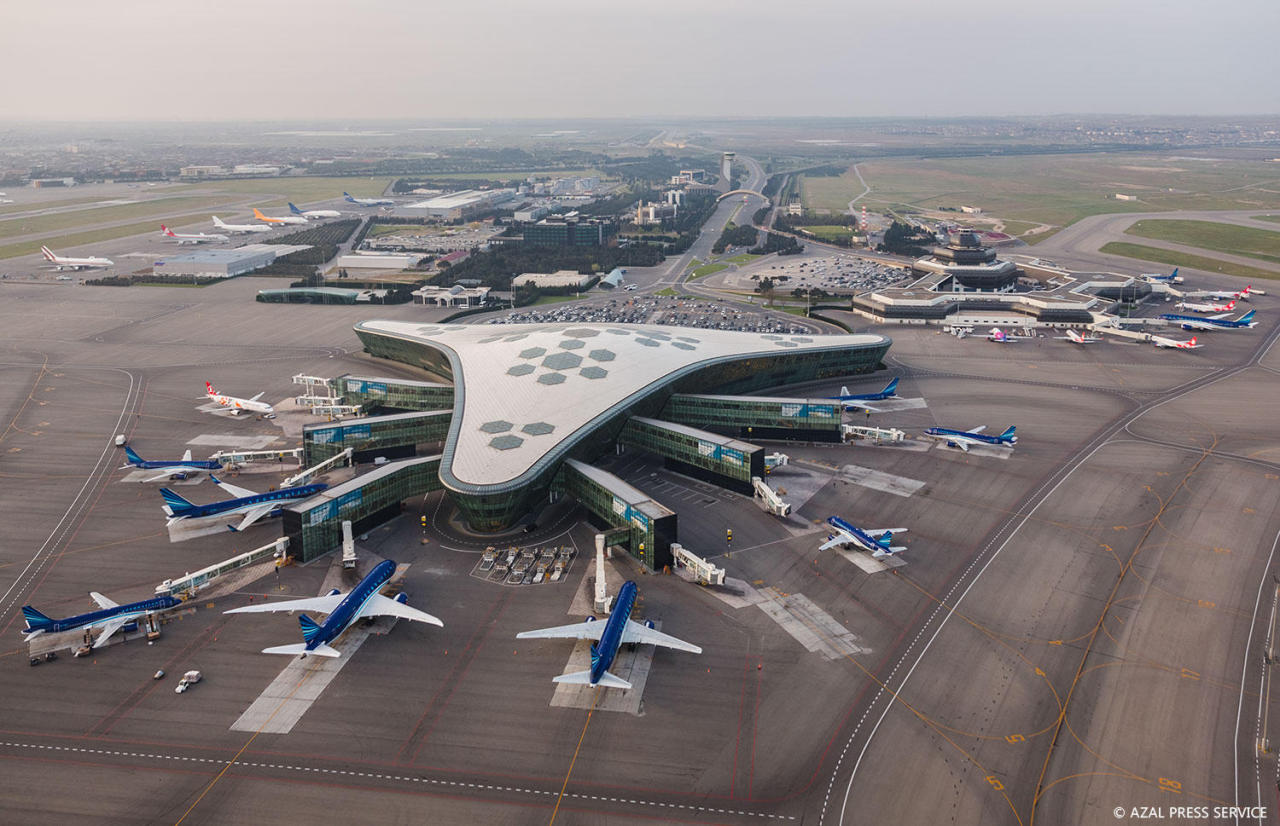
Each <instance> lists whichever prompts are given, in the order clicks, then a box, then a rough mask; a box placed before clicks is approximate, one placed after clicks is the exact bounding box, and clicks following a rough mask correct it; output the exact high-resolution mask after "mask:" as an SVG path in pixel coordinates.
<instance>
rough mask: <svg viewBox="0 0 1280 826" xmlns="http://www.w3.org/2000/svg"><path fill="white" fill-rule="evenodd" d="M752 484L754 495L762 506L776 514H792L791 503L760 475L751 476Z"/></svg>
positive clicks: (757, 502)
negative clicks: (784, 500)
mask: <svg viewBox="0 0 1280 826" xmlns="http://www.w3.org/2000/svg"><path fill="white" fill-rule="evenodd" d="M751 486H752V488H754V489H755V494H754V496H753V497H752V498H753V499H755V502H756V504H757V505H759V506H760V507H762V508H764V510H765V511H766V512H768V513H771V514H773V515H774V516H790V515H791V505H790V504H788V503H787V502H783V501H782V497H781V496H779V495H778V493H777V491H775V490H774V489H773V488H771V487H769V486H768V485H766V484H765V482H764V480H763V479H761V478H760V477H759V476H752V477H751Z"/></svg>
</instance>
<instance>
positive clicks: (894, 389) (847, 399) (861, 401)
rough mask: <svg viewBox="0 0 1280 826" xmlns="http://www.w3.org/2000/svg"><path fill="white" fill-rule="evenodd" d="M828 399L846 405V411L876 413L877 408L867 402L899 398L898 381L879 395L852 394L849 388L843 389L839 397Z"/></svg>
mask: <svg viewBox="0 0 1280 826" xmlns="http://www.w3.org/2000/svg"><path fill="white" fill-rule="evenodd" d="M827 398H829V399H834V400H835V401H838V402H840V403H841V404H842V405H844V408H845V410H849V409H851V408H858V409H861V410H870V411H872V412H875V409H876V408H875V406H874V405H870V404H865V402H880V401H884V400H885V399H896V398H898V380H897V379H896V378H895V379H894V380H893V381H891V382H889V383H888V384H886V385H885V386H884V389H883V390H881V391H879V392H877V393H850V392H849V388H848V387H841V388H840V395H839V396H828V397H827Z"/></svg>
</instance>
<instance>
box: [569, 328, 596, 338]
mask: <svg viewBox="0 0 1280 826" xmlns="http://www.w3.org/2000/svg"><path fill="white" fill-rule="evenodd" d="M562 335H566V336H573V337H574V338H591V337H592V336H598V335H600V331H599V330H592V329H591V328H589V327H574V328H573V329H572V330H565V331H564V333H562Z"/></svg>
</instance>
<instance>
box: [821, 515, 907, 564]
mask: <svg viewBox="0 0 1280 826" xmlns="http://www.w3.org/2000/svg"><path fill="white" fill-rule="evenodd" d="M827 524H828V525H830V526H831V527H833V528H835V529H836V532H835V533H833V534H831V535H830V536H828V537H827V541H826V543H824V544H823V545H822V546H820V547H819V548H818V550H820V551H825V550H826V549H827V548H834V547H835V546H836V545H856V546H858V547H859V548H861V549H862V550H864V551H870V552H871V555H872V556H873V557H875V558H876V559H879V558H880V557H882V556H893V555H894V554H900V553H902V552H903V551H905V550H906V549H907V548H906V546H905V545H899V546H894V545H893V535H894V534H895V533H904V532H906V530H907V529H906V528H867V529H865V530H864V529H862V528H858V527H855V526H853V525H850V524H849V523H848V522H846V521H844V520H843V519H841V518H840V517H838V516H829V517H827Z"/></svg>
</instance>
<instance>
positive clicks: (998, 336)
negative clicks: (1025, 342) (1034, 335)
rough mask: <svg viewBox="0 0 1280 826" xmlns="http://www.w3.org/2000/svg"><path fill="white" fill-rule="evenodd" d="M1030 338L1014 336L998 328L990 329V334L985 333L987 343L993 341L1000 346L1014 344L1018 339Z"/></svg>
mask: <svg viewBox="0 0 1280 826" xmlns="http://www.w3.org/2000/svg"><path fill="white" fill-rule="evenodd" d="M1024 338H1030V336H1015V335H1014V334H1013V333H1006V332H1005V331H1004V330H1001V329H1000V328H999V327H992V328H991V332H989V333H987V341H995V342H999V343H1000V344H1014V343H1016V342H1017V341H1018V340H1019V339H1024Z"/></svg>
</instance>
